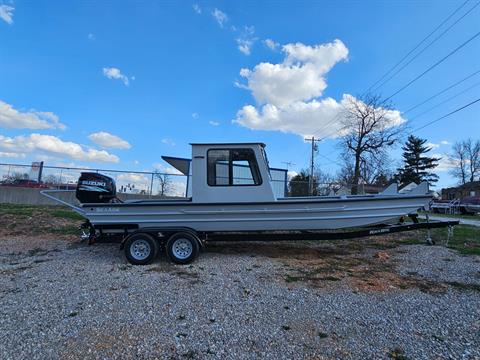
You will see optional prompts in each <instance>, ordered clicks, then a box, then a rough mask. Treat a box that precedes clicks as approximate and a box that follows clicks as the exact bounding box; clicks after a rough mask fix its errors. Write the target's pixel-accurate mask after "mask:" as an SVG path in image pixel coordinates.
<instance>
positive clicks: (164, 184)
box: [154, 172, 172, 196]
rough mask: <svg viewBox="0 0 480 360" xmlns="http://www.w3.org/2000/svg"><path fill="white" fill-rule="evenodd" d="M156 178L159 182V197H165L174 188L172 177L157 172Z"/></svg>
mask: <svg viewBox="0 0 480 360" xmlns="http://www.w3.org/2000/svg"><path fill="white" fill-rule="evenodd" d="M154 176H155V177H156V178H157V180H158V195H160V196H165V195H166V194H167V193H168V192H169V191H170V188H171V186H172V181H171V179H170V176H169V175H168V174H164V173H160V172H155V173H154Z"/></svg>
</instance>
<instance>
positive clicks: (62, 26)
mask: <svg viewBox="0 0 480 360" xmlns="http://www.w3.org/2000/svg"><path fill="white" fill-rule="evenodd" d="M463 2H464V1H463V0H462V1H453V0H452V1H315V2H313V1H312V2H309V1H301V2H287V1H281V2H280V1H278V2H273V1H265V2H254V1H228V2H227V1H225V2H221V1H220V2H191V1H175V2H174V1H171V2H159V1H142V2H134V1H115V2H111V1H98V2H92V1H68V2H63V1H34V2H32V1H28V2H27V1H8V0H7V1H5V0H4V1H2V0H0V156H1V157H0V162H15V163H29V162H31V161H35V160H40V159H41V160H45V161H46V163H47V164H50V165H61V164H69V165H77V166H88V167H101V168H111V169H125V170H127V169H128V170H152V169H153V168H154V167H155V166H158V164H159V163H161V159H160V156H161V155H173V156H180V157H189V156H190V147H189V146H188V143H190V142H230V141H232V142H241V141H261V142H265V143H266V144H267V146H268V147H267V151H268V154H269V159H270V162H271V165H272V166H276V167H284V166H285V165H284V164H283V163H282V162H284V161H290V162H293V163H295V164H296V165H294V166H293V170H297V171H298V170H300V169H302V168H305V167H307V166H308V162H309V145H308V144H307V143H305V142H304V141H303V135H311V134H314V135H318V136H324V135H330V137H329V138H327V139H326V140H324V141H322V143H320V144H319V149H320V152H321V153H322V154H324V155H327V158H328V159H325V158H323V157H319V161H318V166H319V167H320V168H321V169H322V170H324V171H329V172H331V173H335V172H336V171H337V168H338V165H337V164H336V163H335V162H336V161H337V160H338V158H337V157H338V153H339V150H338V148H337V146H336V144H337V143H338V140H337V139H335V138H334V136H335V134H336V132H337V131H338V126H337V125H336V123H335V119H334V120H333V121H332V118H334V115H335V114H336V112H337V111H338V107H339V106H340V105H341V102H342V98H343V97H344V96H345V95H346V96H358V95H359V94H361V93H362V92H364V91H365V90H366V89H367V88H368V87H369V86H370V85H372V84H373V83H374V82H375V81H376V80H378V79H379V78H380V77H381V76H382V75H383V74H384V73H385V72H386V71H387V70H389V69H390V68H391V67H392V66H393V65H395V63H396V62H397V61H398V60H400V59H401V58H402V56H403V55H405V54H406V53H407V52H408V51H409V50H411V49H412V48H413V47H414V46H415V45H416V44H417V43H418V42H419V41H420V40H421V39H423V38H424V37H425V36H426V35H427V34H429V33H430V32H431V31H432V30H433V29H434V28H435V27H436V26H438V25H439V24H440V22H441V21H442V20H444V19H445V18H446V17H447V16H448V15H450V14H451V13H452V12H453V11H454V10H455V9H456V8H458V7H459V6H460V5H461V4H462V3H463ZM475 4H476V2H475V1H470V2H468V3H467V4H466V5H465V6H464V7H463V8H462V9H461V10H460V11H459V12H458V14H457V16H456V17H454V18H452V19H451V21H450V22H449V23H447V24H445V26H444V27H443V28H441V29H439V31H438V33H440V32H441V31H442V30H444V29H445V28H447V27H448V26H449V24H451V23H453V22H454V21H455V20H456V19H457V18H458V17H460V16H461V15H462V14H463V13H464V12H466V11H467V10H468V9H470V8H471V7H473V6H474V5H475ZM479 19H480V7H477V8H475V9H474V10H472V12H471V13H470V14H469V15H468V16H466V17H465V18H464V19H462V20H461V21H459V22H458V24H456V25H455V26H453V27H452V28H451V29H450V30H449V31H448V32H446V33H445V35H444V36H442V37H441V38H440V39H439V40H438V41H437V42H436V43H435V44H433V45H432V46H431V47H430V48H429V49H427V50H426V51H425V52H424V53H423V54H422V55H421V56H419V57H418V58H416V59H415V60H414V61H413V62H412V63H411V64H410V65H409V66H407V67H406V68H405V69H403V70H402V71H401V72H399V74H398V75H397V76H395V77H394V78H393V79H392V80H390V81H389V82H388V83H387V84H385V85H384V86H383V87H381V89H379V91H380V92H381V93H382V94H383V95H384V96H386V97H388V96H389V95H391V94H392V93H394V92H395V91H396V90H398V89H399V88H400V87H401V86H403V85H404V84H406V83H407V82H408V81H410V80H411V79H412V78H414V77H415V76H416V75H418V74H420V73H421V72H423V71H424V70H425V69H426V68H427V67H428V66H430V65H432V64H433V63H435V62H436V61H437V60H439V59H441V58H442V57H443V56H445V55H446V54H448V53H449V52H450V51H451V50H453V49H454V48H456V47H457V46H458V45H460V44H461V43H463V42H464V41H466V40H467V39H468V38H470V37H471V36H473V35H474V34H475V33H476V32H478V31H479V30H480V26H479V24H480V21H479ZM432 39H433V37H432ZM479 59H480V38H476V39H475V40H473V41H472V42H471V43H469V44H468V45H466V46H465V47H463V48H462V49H461V50H459V51H458V52H457V53H456V54H454V55H452V56H451V57H450V58H448V59H447V60H446V61H445V62H443V63H442V64H440V65H439V66H438V67H436V68H435V69H433V70H432V71H431V72H429V73H428V74H427V75H426V76H424V77H422V78H421V79H420V80H418V81H416V82H415V83H414V84H412V85H411V86H410V87H408V88H407V89H405V90H404V91H402V92H401V93H399V94H398V95H396V96H394V97H393V98H392V101H393V102H394V104H395V108H396V109H397V110H398V111H399V112H398V113H395V114H392V117H393V118H394V117H397V118H401V119H404V120H409V119H410V118H413V117H415V115H418V114H420V113H422V112H423V111H425V110H427V109H429V108H430V107H432V106H433V105H436V104H438V103H442V105H441V106H438V107H437V108H435V109H434V110H432V111H430V112H428V113H426V114H424V115H422V116H420V117H418V118H415V119H414V120H412V121H411V128H412V129H415V128H416V127H419V126H421V125H423V124H425V123H427V122H428V121H431V120H434V119H436V118H438V117H439V116H442V115H444V114H446V113H448V112H450V111H452V110H454V109H456V108H458V107H460V106H462V105H464V104H467V103H469V102H471V101H472V100H475V99H476V98H478V97H479V94H480V86H476V84H477V83H478V82H479V81H480V74H477V75H476V76H474V77H472V78H471V79H470V80H468V81H466V82H464V83H462V84H461V85H459V86H458V87H456V88H455V89H452V90H451V91H449V92H447V93H445V94H444V95H442V96H440V97H438V98H437V99H435V100H433V101H431V102H429V103H427V104H425V105H424V106H422V107H419V108H418V109H416V110H415V111H412V112H410V113H407V114H402V113H401V112H402V111H406V110H407V109H408V108H410V107H411V106H413V105H416V104H417V103H419V102H420V101H422V100H424V99H426V98H428V97H429V96H431V95H433V94H434V93H436V92H438V91H440V90H442V89H443V88H445V87H447V86H449V85H451V84H452V83H454V82H456V81H458V80H460V79H462V78H464V77H466V76H467V75H469V74H471V73H473V72H475V71H477V70H480V62H479ZM242 69H243V70H242ZM469 87H471V89H469V90H468V91H466V92H464V93H463V94H461V95H460V96H458V97H456V98H455V99H453V100H450V101H448V102H445V103H443V102H444V100H446V99H448V98H450V97H451V96H452V95H455V94H457V93H459V92H462V91H463V90H464V89H467V88H469ZM479 112H480V105H476V106H475V105H474V106H471V107H470V108H468V109H465V110H464V111H462V112H459V113H457V114H455V115H453V116H451V117H449V118H447V119H444V120H441V121H439V122H438V123H435V124H434V125H432V126H428V127H426V128H425V129H422V130H420V131H418V132H415V134H416V135H418V136H421V137H424V138H427V139H428V141H429V142H431V143H432V144H434V145H433V146H434V147H435V149H434V150H433V151H432V153H435V154H441V155H443V156H444V154H446V153H448V152H449V151H450V146H451V145H450V144H451V143H454V142H455V141H458V140H462V139H465V138H467V137H477V138H478V137H479V135H478V134H480V122H479V121H478V114H479ZM335 126H337V127H335ZM332 136H333V138H332ZM391 157H392V159H393V160H397V159H399V157H400V151H399V149H397V150H395V151H392V153H391ZM444 157H445V156H444ZM447 168H448V163H447V162H445V163H444V164H443V166H442V171H440V172H439V175H440V177H441V181H440V183H439V185H441V186H443V185H449V184H452V183H454V182H455V180H454V179H452V178H451V177H450V176H449V175H448V169H447Z"/></svg>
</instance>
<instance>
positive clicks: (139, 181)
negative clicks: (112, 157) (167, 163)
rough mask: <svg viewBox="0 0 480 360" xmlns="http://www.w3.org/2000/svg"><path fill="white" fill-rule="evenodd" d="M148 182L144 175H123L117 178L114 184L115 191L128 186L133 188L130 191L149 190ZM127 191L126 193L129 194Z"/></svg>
mask: <svg viewBox="0 0 480 360" xmlns="http://www.w3.org/2000/svg"><path fill="white" fill-rule="evenodd" d="M150 181H151V179H149V177H147V176H146V175H144V174H137V173H123V174H120V175H118V176H117V178H116V179H115V182H116V184H117V189H120V188H121V187H122V185H123V186H125V187H127V186H128V185H130V186H132V185H133V186H134V187H132V188H131V190H134V191H135V190H137V191H140V190H147V191H148V190H149V189H150ZM131 190H130V191H127V192H131Z"/></svg>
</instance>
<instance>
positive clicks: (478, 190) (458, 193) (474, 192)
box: [442, 181, 480, 200]
mask: <svg viewBox="0 0 480 360" xmlns="http://www.w3.org/2000/svg"><path fill="white" fill-rule="evenodd" d="M468 196H480V181H472V182H468V183H466V184H464V185H460V186H457V187H450V188H445V189H442V200H454V199H463V198H465V197H468Z"/></svg>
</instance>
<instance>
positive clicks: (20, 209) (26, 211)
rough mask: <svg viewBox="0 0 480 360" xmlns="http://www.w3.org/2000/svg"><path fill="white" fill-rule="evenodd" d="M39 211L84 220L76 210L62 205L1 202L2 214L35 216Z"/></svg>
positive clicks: (59, 216) (0, 210)
mask: <svg viewBox="0 0 480 360" xmlns="http://www.w3.org/2000/svg"><path fill="white" fill-rule="evenodd" d="M37 213H42V214H47V215H50V216H53V217H56V218H62V219H69V220H82V219H83V217H82V216H80V215H79V214H77V213H76V212H74V211H72V210H70V209H68V208H66V207H62V206H48V205H22V204H0V215H1V214H10V215H23V216H35V215H36V214H37Z"/></svg>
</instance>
